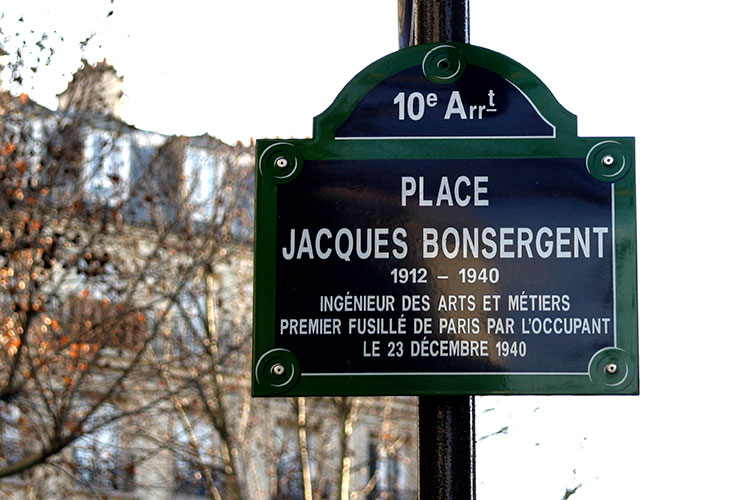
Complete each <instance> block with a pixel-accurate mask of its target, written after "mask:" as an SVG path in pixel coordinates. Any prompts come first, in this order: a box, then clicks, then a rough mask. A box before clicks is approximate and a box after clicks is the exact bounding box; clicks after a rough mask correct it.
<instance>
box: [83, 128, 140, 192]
mask: <svg viewBox="0 0 750 500" xmlns="http://www.w3.org/2000/svg"><path fill="white" fill-rule="evenodd" d="M86 159H87V162H86V167H85V169H84V185H85V186H86V191H87V194H88V195H89V197H90V199H92V200H93V201H95V202H98V203H109V204H115V203H117V202H118V201H120V200H121V199H122V197H123V195H124V193H125V192H126V189H125V186H126V184H127V181H128V176H129V174H130V168H129V165H130V140H129V137H114V136H113V135H112V134H107V133H104V132H99V131H93V132H91V133H90V134H89V135H88V137H87V138H86Z"/></svg>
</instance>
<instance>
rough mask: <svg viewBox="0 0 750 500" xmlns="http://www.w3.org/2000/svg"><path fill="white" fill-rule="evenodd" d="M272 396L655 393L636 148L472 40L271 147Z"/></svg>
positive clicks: (264, 175) (261, 237) (419, 53)
mask: <svg viewBox="0 0 750 500" xmlns="http://www.w3.org/2000/svg"><path fill="white" fill-rule="evenodd" d="M257 148H258V149H257V158H258V160H257V174H258V175H257V179H258V181H257V202H256V208H257V220H256V255H255V259H256V270H255V280H256V281H255V313H254V314H255V330H254V340H253V342H254V346H253V352H254V365H253V370H254V381H253V394H254V395H257V396H275V395H308V396H317V395H320V396H323V395H368V394H370V395H386V394H390V395H428V394H637V393H638V355H637V354H638V352H637V300H636V263H635V261H636V235H635V165H634V139H633V138H627V137H615V138H613V137H599V138H579V137H578V136H577V130H576V118H575V116H574V115H572V114H570V113H569V112H567V111H566V110H565V109H563V108H562V106H560V104H559V103H558V102H557V101H556V100H555V98H554V97H553V96H552V94H551V93H550V92H549V90H548V89H547V88H546V87H545V86H544V84H543V83H542V82H541V81H539V79H537V78H536V77H535V76H534V75H533V74H532V73H531V72H529V71H528V70H527V69H526V68H524V67H523V66H521V65H520V64H518V63H516V62H514V61H512V60H511V59H509V58H507V57H505V56H503V55H501V54H498V53H495V52H492V51H489V50H486V49H482V48H479V47H474V46H471V45H466V44H460V43H441V44H426V45H418V46H415V47H410V48H407V49H403V50H400V51H398V52H396V53H394V54H392V55H389V56H386V57H385V58H383V59H381V60H379V61H377V62H375V63H374V64H372V65H371V66H369V67H368V68H366V69H365V70H363V71H362V72H361V73H360V74H359V75H357V76H356V77H355V78H354V79H353V80H352V81H351V82H350V83H349V84H348V85H347V86H346V87H345V88H344V90H343V91H342V92H341V94H340V95H339V96H338V97H337V99H336V100H335V102H334V103H333V105H332V106H331V107H330V108H329V109H328V110H327V111H326V112H325V113H323V114H322V115H320V116H318V117H317V118H316V119H315V122H314V136H313V138H312V139H310V140H260V141H258V146H257Z"/></svg>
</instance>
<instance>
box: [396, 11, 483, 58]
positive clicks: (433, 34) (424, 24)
mask: <svg viewBox="0 0 750 500" xmlns="http://www.w3.org/2000/svg"><path fill="white" fill-rule="evenodd" d="M398 7H399V15H398V18H399V47H400V48H402V49H403V48H404V47H408V46H410V45H417V44H420V43H433V42H463V43H469V0H399V2H398Z"/></svg>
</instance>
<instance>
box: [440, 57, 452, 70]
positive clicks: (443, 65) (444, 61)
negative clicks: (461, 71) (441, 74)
mask: <svg viewBox="0 0 750 500" xmlns="http://www.w3.org/2000/svg"><path fill="white" fill-rule="evenodd" d="M450 65H451V62H450V61H449V60H448V59H447V58H443V59H440V60H439V61H438V63H437V66H438V68H440V69H448V68H450Z"/></svg>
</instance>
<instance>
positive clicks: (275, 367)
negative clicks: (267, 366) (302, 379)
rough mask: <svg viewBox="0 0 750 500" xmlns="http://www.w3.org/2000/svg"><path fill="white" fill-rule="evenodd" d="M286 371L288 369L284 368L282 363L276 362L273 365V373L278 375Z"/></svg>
mask: <svg viewBox="0 0 750 500" xmlns="http://www.w3.org/2000/svg"><path fill="white" fill-rule="evenodd" d="M285 371H286V370H284V366H283V365H282V364H281V363H276V364H275V365H273V366H272V367H271V373H273V374H274V375H276V376H277V377H280V376H282V375H284V372H285Z"/></svg>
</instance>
